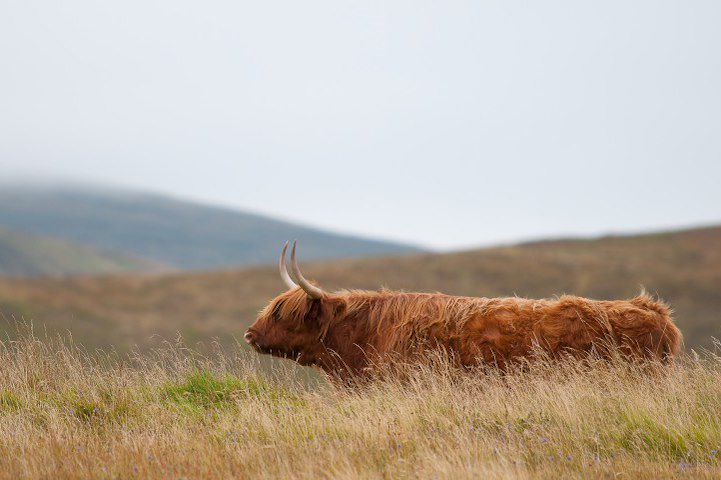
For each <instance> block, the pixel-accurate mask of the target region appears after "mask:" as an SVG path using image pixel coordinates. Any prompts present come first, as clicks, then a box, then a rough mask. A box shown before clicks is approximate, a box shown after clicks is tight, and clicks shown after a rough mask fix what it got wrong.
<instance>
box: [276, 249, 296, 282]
mask: <svg viewBox="0 0 721 480" xmlns="http://www.w3.org/2000/svg"><path fill="white" fill-rule="evenodd" d="M288 243H289V242H288V241H286V242H285V245H283V251H282V252H281V253H280V260H278V268H279V269H280V278H282V279H283V283H285V285H286V286H287V287H288V288H291V289H293V288H295V287H297V286H298V285H296V284H295V282H294V281H293V279H291V278H290V275H288V269H287V268H286V266H285V252H286V250H288Z"/></svg>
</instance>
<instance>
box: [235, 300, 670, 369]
mask: <svg viewBox="0 0 721 480" xmlns="http://www.w3.org/2000/svg"><path fill="white" fill-rule="evenodd" d="M246 338H247V340H248V342H249V343H250V344H251V345H252V346H253V347H254V348H255V349H256V350H258V351H259V352H261V353H269V354H272V355H275V356H280V357H286V358H293V359H295V360H297V361H298V362H299V363H301V364H303V365H317V366H318V367H320V368H321V369H323V370H325V371H326V372H328V373H330V374H332V375H334V376H337V377H341V378H343V377H347V376H348V375H349V374H350V375H357V374H364V373H367V372H368V371H369V370H370V369H371V367H372V366H373V365H377V364H378V362H381V363H382V362H383V361H384V360H386V361H387V360H388V359H390V358H398V357H400V358H401V359H404V360H413V359H414V358H415V359H418V358H419V356H422V355H424V354H426V353H427V352H428V351H429V350H433V349H443V350H445V351H447V352H448V353H450V354H451V355H452V356H453V358H454V359H455V360H456V361H457V362H458V363H459V364H460V365H462V366H472V365H478V364H479V363H485V364H495V365H498V366H499V367H501V368H503V367H504V366H506V365H507V364H508V363H509V362H514V361H518V360H522V359H530V358H532V357H533V356H534V352H538V351H539V350H540V351H543V352H544V353H546V354H548V355H550V356H551V357H555V356H558V355H559V354H564V353H566V354H570V355H574V356H580V355H584V354H588V353H590V352H592V351H596V352H598V353H599V354H600V355H607V354H609V348H612V347H617V348H618V350H619V351H621V352H623V353H624V354H626V355H628V356H630V357H633V358H637V359H658V360H663V361H666V360H669V359H670V358H671V357H672V356H674V355H676V354H677V353H678V351H679V348H680V344H681V332H680V331H679V330H678V328H677V327H676V326H675V325H674V323H673V321H672V319H671V310H670V309H669V308H668V307H667V306H666V305H665V304H663V303H661V302H659V301H655V300H653V299H651V298H650V297H648V296H646V295H645V294H642V295H640V296H638V297H636V298H634V299H631V300H616V301H601V300H590V299H587V298H580V297H573V296H562V297H560V298H558V299H556V300H531V299H525V298H515V297H511V298H475V297H456V296H450V295H443V294H440V293H436V294H427V293H405V292H394V291H385V290H384V291H380V292H373V291H357V290H350V291H340V292H336V293H332V294H329V293H325V294H324V295H323V297H322V298H320V299H317V300H314V299H311V298H309V297H308V295H306V293H305V292H304V291H303V290H301V289H299V288H295V289H292V290H289V291H287V292H285V293H283V294H281V295H279V296H278V297H276V298H275V299H274V300H272V301H271V302H270V304H269V305H268V306H267V307H266V308H265V309H263V310H262V311H261V312H260V315H259V317H258V319H257V321H256V322H255V324H253V326H252V327H250V329H248V334H247V336H246Z"/></svg>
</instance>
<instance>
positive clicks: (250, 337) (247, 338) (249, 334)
mask: <svg viewBox="0 0 721 480" xmlns="http://www.w3.org/2000/svg"><path fill="white" fill-rule="evenodd" d="M243 338H245V343H247V344H249V345H250V344H252V343H253V340H255V333H253V332H251V331H250V330H248V331H247V332H245V335H243Z"/></svg>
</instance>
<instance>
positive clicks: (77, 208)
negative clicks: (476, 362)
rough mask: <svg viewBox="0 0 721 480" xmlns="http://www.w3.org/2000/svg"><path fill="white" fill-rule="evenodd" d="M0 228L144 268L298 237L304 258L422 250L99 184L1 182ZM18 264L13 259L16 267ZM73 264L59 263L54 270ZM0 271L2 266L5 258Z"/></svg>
mask: <svg viewBox="0 0 721 480" xmlns="http://www.w3.org/2000/svg"><path fill="white" fill-rule="evenodd" d="M0 228H4V229H5V230H8V231H15V232H17V233H18V234H24V235H30V236H33V235H39V236H42V237H47V238H51V239H57V240H62V241H64V242H69V243H70V244H77V245H78V247H80V248H81V249H82V248H88V247H90V248H91V249H94V250H95V251H96V254H99V252H110V253H111V254H112V255H111V256H117V257H128V258H135V259H137V260H140V263H139V264H138V265H137V266H138V268H139V269H141V270H142V269H143V268H142V264H143V262H147V264H148V265H151V264H152V265H156V266H157V265H163V266H165V267H166V268H169V269H183V270H213V269H218V268H227V267H232V266H244V265H259V264H267V263H272V262H275V261H276V260H277V257H278V252H279V249H280V246H281V244H282V242H283V241H284V240H286V239H295V238H297V239H298V241H299V243H300V245H301V249H302V256H303V258H304V259H306V260H318V259H325V258H339V257H366V256H376V255H396V254H403V253H410V252H417V251H420V249H419V248H417V247H414V246H410V245H406V244H403V243H398V242H390V241H383V240H374V239H366V238H360V237H356V236H352V235H344V234H339V233H333V232H329V231H325V230H322V229H317V228H312V227H307V226H303V225H298V224H294V223H290V222H285V221H280V220H276V219H273V218H270V217H267V216H263V215H258V214H254V213H250V212H246V211H242V210H233V209H230V208H223V207H215V206H209V205H203V204H199V203H194V202H189V201H184V200H178V199H174V198H170V197H166V196H162V195H156V194H148V193H138V192H132V191H123V190H114V189H109V190H107V191H103V190H100V189H99V188H75V187H74V188H69V187H65V188H63V187H10V188H7V187H6V188H3V190H2V191H0ZM14 248H18V246H17V245H16V246H15V247H14ZM37 253H38V252H35V254H37ZM27 255H28V256H32V253H31V252H28V253H27ZM20 270H21V268H20V267H19V266H15V267H14V269H13V272H14V273H15V274H17V272H18V271H20ZM40 270H42V269H40ZM75 270H76V269H75V268H69V269H67V270H66V269H62V268H60V269H59V270H58V272H56V273H61V274H62V273H74V272H75ZM110 271H111V272H112V271H113V269H110ZM118 271H124V269H123V268H120V269H118ZM107 272H108V271H107V270H104V269H100V270H98V272H97V273H107ZM0 273H4V272H3V270H2V266H1V265H0ZM40 273H43V272H42V271H41V272H40ZM28 274H34V270H33V269H29V270H28Z"/></svg>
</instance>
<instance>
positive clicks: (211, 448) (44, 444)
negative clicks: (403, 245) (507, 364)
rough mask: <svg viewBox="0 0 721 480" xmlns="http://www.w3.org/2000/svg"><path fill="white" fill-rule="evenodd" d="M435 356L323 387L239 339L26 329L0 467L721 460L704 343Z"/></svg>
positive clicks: (718, 414)
mask: <svg viewBox="0 0 721 480" xmlns="http://www.w3.org/2000/svg"><path fill="white" fill-rule="evenodd" d="M438 363H439V362H435V364H434V365H428V366H420V367H409V368H407V369H406V371H405V375H404V379H403V380H397V379H392V378H386V379H384V380H380V381H377V382H374V383H371V384H368V385H364V386H359V387H357V388H350V389H349V388H344V389H339V388H335V387H333V386H331V385H328V384H327V383H325V382H323V381H316V382H314V381H313V377H308V378H306V379H302V378H300V376H299V372H298V371H297V369H294V368H292V365H291V364H288V368H278V367H276V368H275V369H274V370H273V371H272V372H270V373H268V372H267V371H266V372H265V373H263V371H262V370H260V369H258V368H257V361H256V360H255V359H254V358H253V357H247V356H245V354H244V353H243V354H238V356H234V355H233V354H232V353H228V352H223V351H220V350H219V351H218V352H216V353H215V354H213V355H206V356H202V355H200V354H197V353H195V352H192V351H190V350H187V349H185V348H184V347H182V345H179V344H168V345H166V347H165V348H163V349H159V350H154V351H153V352H150V353H145V354H143V355H134V356H133V355H131V356H127V357H123V356H118V355H114V354H103V353H97V352H96V353H92V354H89V353H87V352H84V351H83V350H82V349H80V348H78V347H75V346H73V345H72V343H70V342H68V341H67V340H61V339H50V340H48V339H38V338H37V337H36V336H34V335H32V334H28V333H26V334H24V335H21V336H20V338H19V340H15V341H6V342H4V343H2V344H1V345H0V478H13V479H14V478H123V479H125V478H231V477H237V478H264V477H273V478H275V477H284V478H303V477H306V478H307V477H312V478H379V477H384V478H419V477H420V478H528V477H534V478H554V479H555V478H559V477H560V478H567V477H568V478H594V477H596V478H612V477H613V478H615V477H619V476H620V478H654V479H655V478H667V477H695V478H719V476H721V454H720V453H718V452H719V447H721V357H719V356H717V355H714V354H713V353H706V354H704V355H703V356H702V357H700V358H699V357H687V358H684V359H682V360H680V361H679V362H678V363H677V364H676V365H674V366H671V367H667V368H666V367H665V368H656V369H653V368H652V369H649V368H643V367H638V366H632V365H626V364H623V363H619V364H608V363H600V362H599V363H596V364H591V365H589V364H582V363H579V362H573V361H568V362H562V363H545V364H538V365H535V366H533V367H531V368H525V369H519V370H518V371H516V372H511V373H509V374H506V375H502V374H500V373H499V372H497V371H494V370H492V369H490V370H487V371H482V370H478V371H458V370H453V369H451V368H448V367H446V366H444V365H442V364H441V365H439V364H438ZM440 363H442V362H440ZM301 376H302V371H301Z"/></svg>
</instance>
